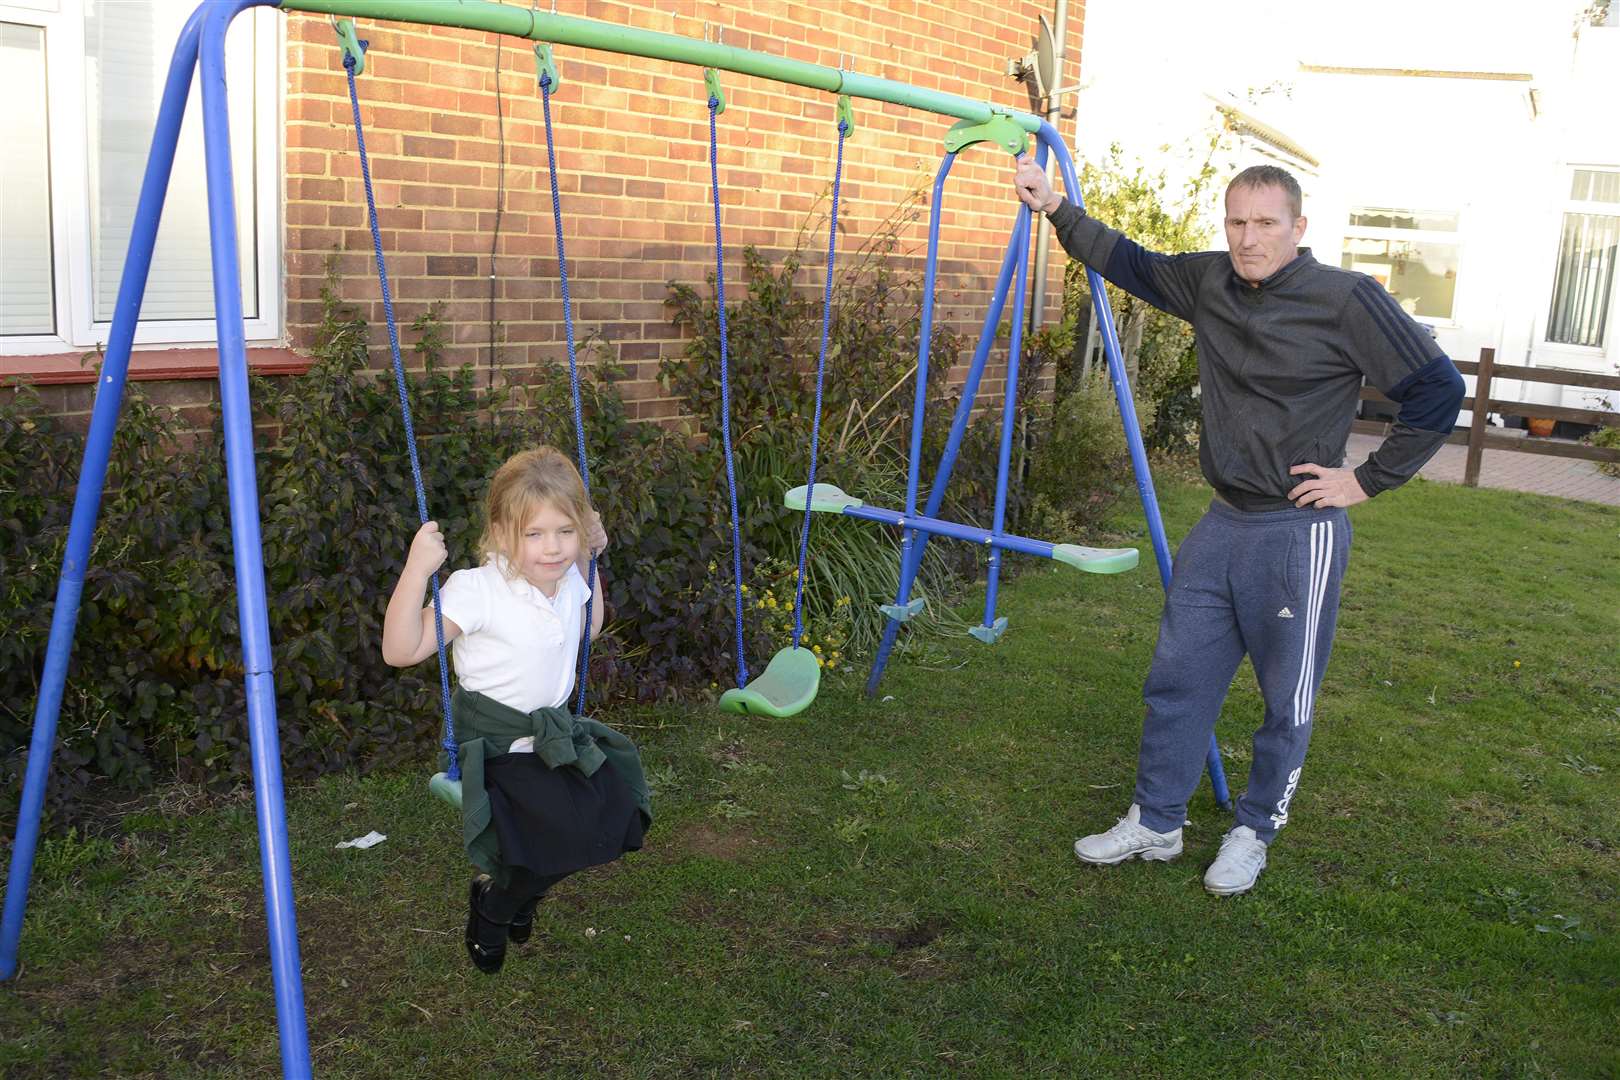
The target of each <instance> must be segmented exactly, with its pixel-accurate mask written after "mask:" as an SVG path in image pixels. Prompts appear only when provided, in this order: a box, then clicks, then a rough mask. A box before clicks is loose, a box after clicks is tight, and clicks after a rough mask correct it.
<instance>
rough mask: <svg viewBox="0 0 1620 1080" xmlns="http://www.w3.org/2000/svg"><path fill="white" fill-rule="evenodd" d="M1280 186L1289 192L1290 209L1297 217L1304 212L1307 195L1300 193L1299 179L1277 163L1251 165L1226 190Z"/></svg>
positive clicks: (1234, 178) (1233, 178)
mask: <svg viewBox="0 0 1620 1080" xmlns="http://www.w3.org/2000/svg"><path fill="white" fill-rule="evenodd" d="M1240 187H1244V188H1262V187H1280V188H1282V189H1283V191H1285V192H1287V194H1288V209H1289V211H1290V212H1291V213H1292V214H1293V215H1294V217H1295V218H1296V219H1297V218H1299V217H1300V216H1301V215H1302V214H1303V213H1304V202H1305V197H1304V196H1303V195H1302V194H1300V190H1299V181H1298V180H1295V179H1294V174H1293V173H1291V172H1289V171H1288V170H1287V169H1284V168H1282V167H1280V166H1277V165H1250V166H1249V167H1248V168H1247V169H1244V170H1243V171H1242V172H1240V173H1238V174H1237V175H1236V176H1234V177H1232V182H1231V183H1230V184H1227V185H1226V190H1227V191H1231V190H1233V189H1234V188H1240Z"/></svg>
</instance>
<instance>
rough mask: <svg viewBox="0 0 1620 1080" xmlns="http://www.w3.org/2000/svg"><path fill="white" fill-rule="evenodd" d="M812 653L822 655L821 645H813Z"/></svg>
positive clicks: (811, 647)
mask: <svg viewBox="0 0 1620 1080" xmlns="http://www.w3.org/2000/svg"><path fill="white" fill-rule="evenodd" d="M810 651H811V652H813V653H815V654H816V655H817V656H820V655H821V646H820V645H812V646H810Z"/></svg>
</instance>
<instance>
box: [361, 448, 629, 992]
mask: <svg viewBox="0 0 1620 1080" xmlns="http://www.w3.org/2000/svg"><path fill="white" fill-rule="evenodd" d="M606 547H607V534H606V533H605V532H604V531H603V529H602V523H601V518H600V517H599V516H598V515H597V513H596V512H595V511H594V510H592V509H591V505H590V500H589V498H588V497H587V496H586V494H585V486H584V484H583V483H582V482H581V481H580V476H579V471H578V470H577V469H576V468H575V467H574V463H573V462H572V461H570V460H569V459H568V458H567V457H566V456H564V455H563V454H561V453H560V452H558V451H556V450H554V449H552V448H551V447H541V448H539V449H536V450H526V451H524V452H522V453H520V454H518V455H516V456H515V457H513V458H512V459H511V460H509V461H507V462H506V464H504V465H502V466H501V467H500V469H499V470H497V471H496V473H495V478H494V480H493V481H491V483H490V488H489V499H488V503H487V506H486V515H485V527H484V535H483V538H482V539H481V540H480V542H479V550H480V551H481V553H482V555H483V556H484V562H483V564H482V565H481V566H478V567H477V568H475V569H469V570H457V571H456V572H455V573H453V574H451V575H450V578H449V580H448V581H446V582H445V584H444V587H443V588H442V589H441V590H440V592H439V597H440V604H441V607H442V610H443V619H444V640H445V641H446V642H447V643H451V642H453V645H452V657H453V661H454V666H455V672H456V682H457V684H458V685H457V689H456V691H455V695H454V697H453V698H452V701H451V712H452V716H453V717H454V720H455V729H456V739H457V740H458V749H459V760H460V763H461V770H462V790H463V793H464V794H463V797H462V832H463V840H464V843H465V845H466V849H467V855H468V857H469V858H471V860H472V862H473V864H474V865H475V866H477V867H478V868H479V870H480V871H482V872H481V873H479V874H477V875H476V876H474V877H473V879H472V883H471V885H470V887H469V889H468V896H467V954H468V955H469V956H470V957H471V958H472V962H473V964H474V965H475V966H476V967H477V968H478V970H480V971H482V972H485V973H486V974H491V975H492V974H494V973H495V972H497V971H499V970H500V969H501V964H502V962H503V961H504V960H505V959H506V943H507V942H508V941H509V940H510V941H513V942H517V943H519V944H521V943H523V942H525V941H527V940H528V939H529V934H530V933H531V931H532V929H533V924H534V909H535V905H536V904H537V903H539V901H540V898H541V897H542V896H544V895H545V893H546V891H547V890H548V889H550V888H551V887H552V886H553V885H555V884H556V883H557V882H559V881H561V880H562V879H563V878H565V877H567V876H568V875H569V874H572V873H574V872H575V871H576V870H583V869H585V868H586V867H588V866H596V865H599V864H601V863H606V862H611V861H612V860H614V859H617V858H618V857H619V856H620V855H621V854H623V853H624V852H626V851H635V850H637V849H639V848H640V847H641V842H642V834H643V832H644V831H645V829H646V828H647V825H648V824H649V823H650V822H651V820H652V810H651V805H650V801H649V799H648V791H647V782H646V778H645V776H644V775H643V773H642V769H641V758H640V755H639V754H638V753H637V751H636V748H635V745H634V744H633V743H631V741H630V740H629V739H628V738H626V737H625V736H623V735H621V734H619V733H618V732H617V731H614V730H613V729H612V728H609V727H607V726H606V725H603V724H599V723H597V722H596V721H594V720H589V719H586V718H584V717H575V716H573V715H572V714H570V713H569V712H568V710H567V708H566V707H565V705H566V703H567V701H568V697H569V694H570V693H571V691H572V690H573V688H574V674H575V666H576V662H577V657H578V650H579V646H580V641H581V635H582V634H583V633H584V622H585V606H586V601H587V600H589V599H590V598H591V597H592V596H593V595H595V596H597V597H600V596H601V578H600V576H599V575H598V577H597V579H596V580H595V581H592V582H591V583H590V584H589V585H587V584H586V581H585V574H586V573H587V572H588V568H589V566H590V560H591V557H592V555H598V554H600V553H601V551H602V550H603V549H604V548H606ZM445 558H446V550H445V545H444V537H443V535H442V534H441V533H440V531H439V526H438V524H437V523H436V522H432V521H430V522H428V523H427V524H426V525H423V526H422V527H421V529H419V530H418V531H417V533H416V537H415V539H413V540H412V541H411V549H410V554H409V555H408V556H407V558H406V560H405V569H404V570H403V571H402V572H401V573H400V576H399V584H398V585H397V586H395V588H394V594H393V597H392V598H391V599H390V600H389V601H388V612H387V614H386V615H385V616H384V619H383V639H382V653H383V660H384V661H386V662H387V663H389V664H391V665H393V666H395V667H409V666H410V665H412V664H416V663H420V662H421V661H423V660H425V659H427V658H428V657H429V656H432V655H433V654H434V653H435V652H436V651H437V642H436V640H435V635H434V631H433V606H432V604H431V603H429V604H428V606H427V607H425V608H424V607H423V606H422V600H423V595H424V592H425V590H426V589H427V588H428V585H429V583H430V582H431V580H432V578H433V575H434V573H435V572H436V571H437V570H438V568H439V567H440V566H441V565H443V563H444V561H445ZM591 607H592V612H591V626H590V634H591V637H592V638H595V637H596V635H597V634H598V633H599V632H600V631H601V629H602V603H601V601H600V600H598V602H597V603H595V604H593V605H591Z"/></svg>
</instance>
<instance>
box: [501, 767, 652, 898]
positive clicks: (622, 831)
mask: <svg viewBox="0 0 1620 1080" xmlns="http://www.w3.org/2000/svg"><path fill="white" fill-rule="evenodd" d="M484 787H485V789H486V790H487V791H488V792H489V808H490V817H491V818H492V820H493V822H494V825H495V835H496V836H497V837H498V838H499V839H500V842H501V862H502V863H504V864H505V865H507V866H510V867H522V868H523V869H525V870H527V871H529V872H530V873H532V874H539V875H556V874H571V873H573V872H574V871H576V870H583V869H585V868H586V867H587V866H600V865H601V864H602V863H607V862H612V861H613V860H614V859H617V858H618V857H619V856H620V855H622V854H624V853H625V852H626V851H639V850H641V842H642V837H643V835H644V834H645V832H646V830H647V825H648V824H649V823H648V821H647V820H646V818H645V817H644V816H643V815H642V812H641V808H640V807H639V806H637V805H636V801H635V797H634V796H632V795H631V793H630V788H629V786H628V785H626V784H625V782H624V781H623V780H622V779H621V778H620V777H619V774H618V772H617V771H615V770H614V768H613V764H612V762H603V763H602V766H601V767H600V768H598V769H597V770H596V772H594V773H592V774H591V775H590V776H586V775H585V774H583V773H581V772H580V771H579V770H578V769H576V768H573V767H572V766H568V765H564V766H561V767H559V768H556V769H552V768H548V767H547V766H546V763H545V762H544V761H542V760H541V759H540V756H539V755H538V754H497V755H496V756H494V757H491V758H487V759H486V760H485V761H484Z"/></svg>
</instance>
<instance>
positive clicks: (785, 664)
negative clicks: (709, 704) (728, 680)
mask: <svg viewBox="0 0 1620 1080" xmlns="http://www.w3.org/2000/svg"><path fill="white" fill-rule="evenodd" d="M820 686H821V660H820V658H819V657H817V656H816V654H815V653H813V652H811V651H810V650H809V649H805V648H793V647H791V646H790V647H789V648H786V649H783V650H782V651H781V652H778V653H777V654H776V655H775V656H773V657H771V662H770V663H769V664H767V665H765V670H764V671H762V672H760V674H759V675H758V676H757V677H755V678H752V679H749V680H748V685H747V686H739V687H737V688H735V689H732V690H727V691H726V692H725V693H724V694H721V695H720V708H721V709H722V710H724V711H725V712H729V713H736V714H738V715H739V716H778V717H785V716H793V715H796V714H797V713H800V712H803V711H804V710H805V709H806V708H808V707H809V705H810V703H811V702H812V701H814V700H816V691H817V690H818V689H819V688H820Z"/></svg>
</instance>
